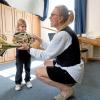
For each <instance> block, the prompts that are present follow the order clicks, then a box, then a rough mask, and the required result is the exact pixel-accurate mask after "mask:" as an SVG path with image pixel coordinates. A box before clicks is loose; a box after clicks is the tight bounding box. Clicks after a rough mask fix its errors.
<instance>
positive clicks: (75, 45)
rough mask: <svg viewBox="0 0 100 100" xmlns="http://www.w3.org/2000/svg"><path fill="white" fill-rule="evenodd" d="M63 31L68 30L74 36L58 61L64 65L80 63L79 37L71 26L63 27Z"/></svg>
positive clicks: (58, 57)
mask: <svg viewBox="0 0 100 100" xmlns="http://www.w3.org/2000/svg"><path fill="white" fill-rule="evenodd" d="M62 31H66V32H68V34H69V35H70V36H71V37H72V44H71V45H70V46H69V47H68V48H67V49H66V50H65V51H64V52H63V53H61V54H60V55H58V56H57V58H56V63H57V64H59V65H61V66H62V67H66V66H68V67H70V66H73V65H76V64H79V63H80V46H79V41H78V38H77V36H76V34H75V32H73V31H72V30H71V29H70V28H69V27H67V28H65V29H63V30H62Z"/></svg>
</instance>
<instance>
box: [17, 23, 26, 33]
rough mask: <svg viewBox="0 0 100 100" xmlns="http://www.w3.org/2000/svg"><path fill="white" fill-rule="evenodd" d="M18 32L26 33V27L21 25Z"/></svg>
mask: <svg viewBox="0 0 100 100" xmlns="http://www.w3.org/2000/svg"><path fill="white" fill-rule="evenodd" d="M18 32H26V25H20V26H19V27H18Z"/></svg>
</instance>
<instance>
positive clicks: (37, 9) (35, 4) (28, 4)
mask: <svg viewBox="0 0 100 100" xmlns="http://www.w3.org/2000/svg"><path fill="white" fill-rule="evenodd" d="M6 1H7V2H8V3H9V4H10V5H11V6H12V7H14V8H18V9H20V10H24V11H27V12H30V13H32V14H35V15H40V16H41V17H42V16H43V10H44V2H43V0H6Z"/></svg>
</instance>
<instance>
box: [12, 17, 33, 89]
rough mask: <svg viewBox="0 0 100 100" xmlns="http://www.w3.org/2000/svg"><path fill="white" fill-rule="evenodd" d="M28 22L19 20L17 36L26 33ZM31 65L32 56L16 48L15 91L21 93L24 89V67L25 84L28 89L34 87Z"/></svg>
mask: <svg viewBox="0 0 100 100" xmlns="http://www.w3.org/2000/svg"><path fill="white" fill-rule="evenodd" d="M26 27H27V26H26V22H25V20H23V19H19V20H18V21H17V29H16V31H17V32H16V33H15V34H14V36H15V35H16V34H20V33H25V32H26ZM30 65H31V56H30V54H29V53H28V52H27V50H21V49H19V48H16V76H15V84H16V86H15V90H16V91H19V90H21V88H22V85H21V83H22V73H23V67H24V68H25V79H24V80H25V82H26V86H27V87H28V88H31V87H32V83H31V82H30V78H31V77H30Z"/></svg>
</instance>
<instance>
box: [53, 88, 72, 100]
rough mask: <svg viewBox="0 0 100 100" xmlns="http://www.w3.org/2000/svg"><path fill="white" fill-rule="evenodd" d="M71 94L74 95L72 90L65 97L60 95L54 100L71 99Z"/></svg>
mask: <svg viewBox="0 0 100 100" xmlns="http://www.w3.org/2000/svg"><path fill="white" fill-rule="evenodd" d="M73 94H74V91H73V89H71V90H70V91H69V93H68V94H67V95H66V96H62V95H61V94H58V95H57V96H55V97H54V100H66V99H68V98H69V97H71V96H72V95H73Z"/></svg>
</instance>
